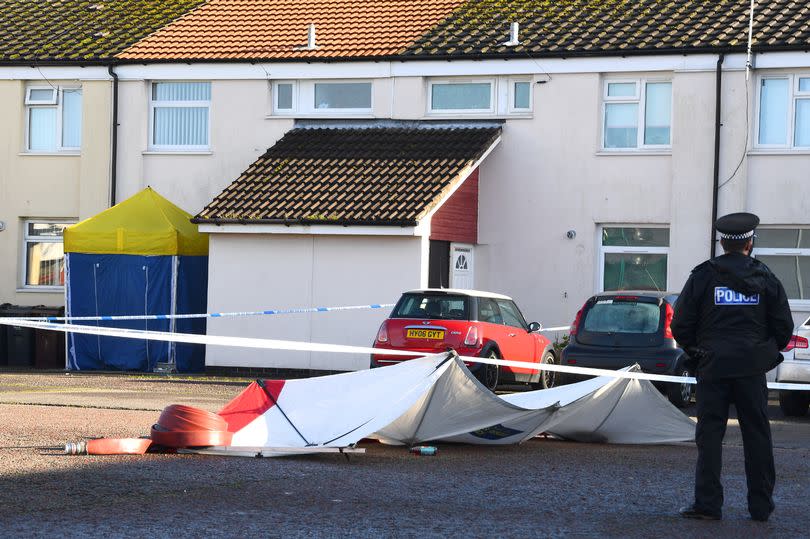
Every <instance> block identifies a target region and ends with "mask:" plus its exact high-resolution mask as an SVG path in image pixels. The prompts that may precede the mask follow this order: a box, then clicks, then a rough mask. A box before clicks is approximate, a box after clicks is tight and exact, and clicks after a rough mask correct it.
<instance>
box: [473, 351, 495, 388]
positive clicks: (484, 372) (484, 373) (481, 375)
mask: <svg viewBox="0 0 810 539" xmlns="http://www.w3.org/2000/svg"><path fill="white" fill-rule="evenodd" d="M483 357H486V358H489V359H500V358H499V357H498V353H497V352H496V351H495V350H490V351H489V352H488V353H487V354H485V355H484V356H483ZM475 377H476V378H477V379H478V381H479V382H481V383H482V384H484V387H486V388H487V389H489V390H490V391H495V388H496V387H498V366H497V365H487V364H486V363H483V364H481V368H480V369H478V372H477V373H476V374H475Z"/></svg>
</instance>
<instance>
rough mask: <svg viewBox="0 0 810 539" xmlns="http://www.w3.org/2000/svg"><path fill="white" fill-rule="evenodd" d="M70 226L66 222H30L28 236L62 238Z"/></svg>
mask: <svg viewBox="0 0 810 539" xmlns="http://www.w3.org/2000/svg"><path fill="white" fill-rule="evenodd" d="M69 226H70V225H68V224H66V223H28V230H27V232H28V237H38V238H61V237H62V234H63V233H64V231H65V229H66V228H67V227H69Z"/></svg>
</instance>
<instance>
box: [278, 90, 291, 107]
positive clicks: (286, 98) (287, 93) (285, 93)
mask: <svg viewBox="0 0 810 539" xmlns="http://www.w3.org/2000/svg"><path fill="white" fill-rule="evenodd" d="M276 93H277V94H278V96H277V101H276V107H277V108H278V109H281V110H289V109H292V108H293V85H292V84H279V85H277V86H276Z"/></svg>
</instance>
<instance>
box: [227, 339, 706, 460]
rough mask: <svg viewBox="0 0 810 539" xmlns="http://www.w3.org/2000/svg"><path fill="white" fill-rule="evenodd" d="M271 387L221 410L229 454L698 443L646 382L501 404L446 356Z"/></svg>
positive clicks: (551, 392)
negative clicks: (381, 446)
mask: <svg viewBox="0 0 810 539" xmlns="http://www.w3.org/2000/svg"><path fill="white" fill-rule="evenodd" d="M272 384H275V385H273V386H272V387H264V388H262V387H260V386H259V385H257V384H256V383H254V384H251V386H249V387H248V389H247V390H245V392H243V394H242V395H240V396H239V397H237V398H236V399H234V401H232V402H231V403H230V404H229V405H228V406H226V408H225V409H223V410H222V411H221V412H220V414H221V415H223V417H225V418H226V420H227V421H228V423H229V426H230V428H231V430H232V431H234V433H235V434H234V438H233V446H241V447H345V446H348V445H352V444H354V443H356V442H358V441H360V440H361V439H362V438H366V437H374V438H377V439H379V440H380V441H382V442H385V443H389V444H415V443H420V442H425V441H439V440H441V441H448V442H463V443H473V444H512V443H520V442H522V441H524V440H527V439H529V438H531V437H533V436H536V435H537V434H539V433H541V432H551V433H553V434H555V435H556V436H559V437H562V438H567V439H573V440H581V441H600V442H610V443H667V442H674V441H687V440H692V439H693V438H694V423H693V422H692V421H691V420H690V419H689V418H688V417H686V416H685V415H683V413H681V412H680V411H679V410H677V409H676V408H675V407H674V406H672V405H671V404H670V403H669V402H668V401H667V400H666V399H665V398H664V397H663V396H662V395H661V394H660V393H659V392H658V391H657V390H656V389H655V388H654V387H653V386H652V384H651V383H650V382H647V381H639V380H627V379H618V378H612V377H607V376H605V377H598V378H594V379H591V380H587V381H584V382H580V383H577V384H571V385H567V386H562V387H558V388H554V389H547V390H542V391H531V392H525V393H515V394H512V395H504V396H498V395H495V394H493V393H491V392H490V391H488V390H487V389H486V388H484V387H483V386H482V385H481V384H480V383H479V382H478V381H477V380H476V379H475V378H474V377H473V376H472V374H470V372H469V370H468V369H467V368H466V367H465V366H464V363H463V362H462V361H461V360H460V359H459V358H457V357H454V356H450V355H449V354H438V355H433V356H428V357H425V358H420V359H414V360H410V361H405V362H402V363H400V364H398V365H394V366H390V367H385V368H381V369H373V370H367V371H358V372H354V373H347V374H340V375H335V376H324V377H320V378H309V379H304V380H290V381H286V382H273V383H272Z"/></svg>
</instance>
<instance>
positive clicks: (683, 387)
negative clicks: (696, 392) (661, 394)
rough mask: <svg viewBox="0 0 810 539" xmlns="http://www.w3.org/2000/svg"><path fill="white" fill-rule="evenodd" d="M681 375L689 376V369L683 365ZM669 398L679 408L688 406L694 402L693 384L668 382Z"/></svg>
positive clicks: (679, 371)
mask: <svg viewBox="0 0 810 539" xmlns="http://www.w3.org/2000/svg"><path fill="white" fill-rule="evenodd" d="M676 372H678V373H679V375H680V376H689V371H688V370H687V369H685V368H683V367H681V368H680V369H679V370H678V371H676ZM667 398H668V399H669V402H671V403H672V404H674V405H675V406H677V407H678V408H686V407H687V406H689V404H690V403H691V402H692V384H672V383H670V384H667Z"/></svg>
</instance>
